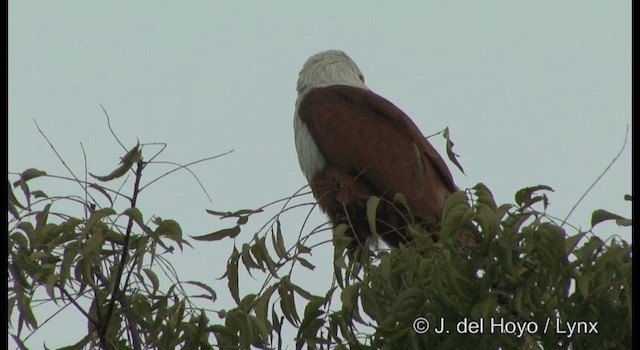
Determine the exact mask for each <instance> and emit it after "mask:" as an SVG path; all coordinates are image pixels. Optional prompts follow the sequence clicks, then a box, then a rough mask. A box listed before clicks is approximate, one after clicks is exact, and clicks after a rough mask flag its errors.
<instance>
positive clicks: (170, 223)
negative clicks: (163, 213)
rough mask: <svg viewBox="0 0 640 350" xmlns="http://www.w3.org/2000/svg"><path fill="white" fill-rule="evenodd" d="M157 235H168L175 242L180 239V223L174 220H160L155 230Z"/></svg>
mask: <svg viewBox="0 0 640 350" xmlns="http://www.w3.org/2000/svg"><path fill="white" fill-rule="evenodd" d="M155 233H156V235H158V237H163V236H165V237H168V238H170V239H172V240H174V241H176V242H180V241H181V240H182V228H181V227H180V224H179V223H178V222H177V221H175V220H171V219H168V220H162V221H161V222H160V224H159V225H158V228H156V231H155Z"/></svg>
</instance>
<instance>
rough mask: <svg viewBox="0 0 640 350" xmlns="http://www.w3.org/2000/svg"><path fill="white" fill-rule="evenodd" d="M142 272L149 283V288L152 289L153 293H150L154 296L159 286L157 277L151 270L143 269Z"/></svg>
mask: <svg viewBox="0 0 640 350" xmlns="http://www.w3.org/2000/svg"><path fill="white" fill-rule="evenodd" d="M142 271H144V274H145V275H147V278H148V279H149V281H151V286H152V287H153V291H152V292H151V293H152V294H154V295H155V294H156V291H158V287H159V286H160V281H159V280H158V275H156V273H155V272H153V270H151V269H146V268H143V269H142Z"/></svg>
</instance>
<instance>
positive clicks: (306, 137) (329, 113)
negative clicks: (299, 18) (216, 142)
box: [296, 53, 457, 247]
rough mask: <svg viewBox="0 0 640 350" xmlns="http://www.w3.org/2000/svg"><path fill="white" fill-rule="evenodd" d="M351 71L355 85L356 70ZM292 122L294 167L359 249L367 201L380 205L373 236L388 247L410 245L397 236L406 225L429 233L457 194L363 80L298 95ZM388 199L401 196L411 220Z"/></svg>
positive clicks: (436, 161)
mask: <svg viewBox="0 0 640 350" xmlns="http://www.w3.org/2000/svg"><path fill="white" fill-rule="evenodd" d="M321 54H322V53H321ZM345 57H346V55H345ZM347 59H348V57H347ZM346 63H352V61H350V59H349V61H347V62H346ZM353 65H354V66H355V64H353ZM334 69H335V68H334ZM340 69H348V67H346V68H344V67H338V70H340ZM355 69H356V70H357V67H355ZM303 72H304V68H303ZM303 72H301V79H302V78H303ZM356 73H358V74H360V80H362V78H361V73H360V72H359V70H357V71H356ZM326 76H330V74H325V75H324V77H325V78H326ZM341 77H343V76H341ZM298 85H299V87H300V85H301V84H300V82H299V84H298ZM296 118H298V120H296V146H297V148H298V154H299V158H300V162H301V166H302V168H303V171H305V175H307V179H308V180H309V184H310V186H311V189H312V191H313V194H314V196H315V198H316V200H317V201H318V203H319V205H320V207H321V208H322V210H323V211H324V212H325V213H327V215H328V216H329V218H330V220H331V222H332V223H333V224H334V226H336V225H338V224H343V223H344V224H348V225H349V226H350V230H349V231H348V233H349V234H350V235H352V236H353V237H354V238H356V241H357V242H359V243H360V244H363V243H364V242H365V241H366V238H368V237H369V236H371V234H372V232H371V231H372V228H371V227H370V226H369V220H368V218H367V200H368V199H369V198H370V197H371V196H376V197H380V198H381V199H382V200H381V201H380V203H379V206H378V210H377V213H376V219H377V224H376V227H375V230H376V231H377V232H378V233H379V234H380V237H381V238H382V239H383V240H384V241H385V242H386V243H387V244H389V245H390V246H392V247H398V246H399V245H401V244H404V243H407V242H409V241H410V238H409V236H408V234H407V233H406V232H405V231H404V230H402V227H405V226H406V225H407V224H414V223H423V224H425V225H426V226H427V229H428V230H437V225H438V223H439V221H440V219H441V216H442V211H443V208H444V203H445V200H446V198H447V197H448V196H449V195H450V194H451V193H453V192H455V191H456V190H457V188H456V186H455V184H454V182H453V179H452V176H451V173H450V172H449V170H448V168H447V166H446V164H445V163H444V161H443V160H442V158H441V157H440V156H439V155H438V153H437V151H436V150H435V149H434V148H433V147H432V146H431V144H429V142H428V141H427V140H426V139H425V138H424V136H423V135H422V133H421V132H420V131H419V129H418V128H417V126H416V125H415V124H414V123H413V121H412V120H411V119H410V118H409V117H408V116H407V115H406V114H405V113H404V112H402V111H401V110H400V109H399V108H398V107H396V106H395V105H394V104H392V103H391V102H389V101H388V100H386V99H384V98H382V97H381V96H379V95H377V94H375V93H373V92H372V91H370V90H369V89H368V88H366V86H364V82H363V81H362V82H361V83H360V84H355V83H354V84H353V85H349V84H345V83H341V82H340V81H339V82H338V83H337V84H325V85H324V86H318V87H314V86H312V87H311V88H310V89H307V91H305V92H304V94H301V96H299V99H298V102H297V109H296ZM305 142H307V143H310V142H312V143H313V144H310V145H305V144H304V143H305ZM314 152H315V153H319V154H314ZM396 194H402V195H403V196H404V198H406V201H407V204H408V205H409V207H410V208H411V211H412V212H413V213H414V214H416V215H415V216H410V215H407V214H408V213H406V211H404V210H403V209H404V208H402V205H398V204H397V203H396V204H394V203H393V199H394V196H396Z"/></svg>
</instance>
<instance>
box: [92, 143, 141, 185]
mask: <svg viewBox="0 0 640 350" xmlns="http://www.w3.org/2000/svg"><path fill="white" fill-rule="evenodd" d="M141 159H142V152H141V151H140V144H139V143H138V144H136V145H135V147H133V148H132V149H130V150H129V152H127V153H126V154H125V155H124V157H122V158H121V159H120V164H121V165H120V166H119V167H118V168H116V169H115V170H113V171H112V172H111V173H109V175H104V176H98V175H94V174H92V173H89V175H91V176H92V177H93V178H95V179H97V180H100V181H105V182H106V181H111V180H115V179H117V178H120V177H122V176H123V175H124V174H126V173H127V171H129V169H131V167H132V166H133V164H135V163H136V162H138V161H140V160H141Z"/></svg>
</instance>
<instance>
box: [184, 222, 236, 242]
mask: <svg viewBox="0 0 640 350" xmlns="http://www.w3.org/2000/svg"><path fill="white" fill-rule="evenodd" d="M239 234H240V226H239V225H236V226H234V227H231V228H225V229H222V230H219V231H216V232H212V233H208V234H206V235H202V236H191V238H193V239H195V240H196V241H219V240H221V239H223V238H227V237H229V238H236V237H237V236H238V235H239Z"/></svg>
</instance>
